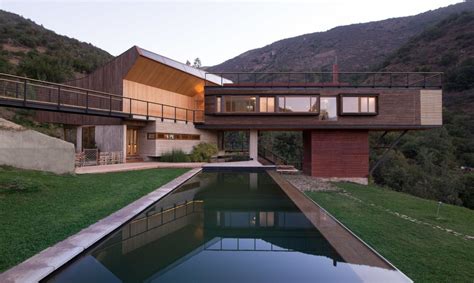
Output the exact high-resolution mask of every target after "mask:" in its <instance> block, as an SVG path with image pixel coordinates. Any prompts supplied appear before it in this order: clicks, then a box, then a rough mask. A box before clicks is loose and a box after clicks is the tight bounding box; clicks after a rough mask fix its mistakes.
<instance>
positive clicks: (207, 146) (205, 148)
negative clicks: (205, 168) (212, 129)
mask: <svg viewBox="0 0 474 283" xmlns="http://www.w3.org/2000/svg"><path fill="white" fill-rule="evenodd" d="M217 152H218V149H217V146H216V145H215V144H212V143H205V142H202V143H200V144H198V145H196V146H194V148H193V151H192V152H191V160H192V161H193V162H209V161H210V159H211V157H212V156H214V155H216V154H217Z"/></svg>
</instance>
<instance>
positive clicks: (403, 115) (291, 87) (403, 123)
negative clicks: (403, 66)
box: [198, 66, 443, 130]
mask: <svg viewBox="0 0 474 283" xmlns="http://www.w3.org/2000/svg"><path fill="white" fill-rule="evenodd" d="M210 76H212V77H213V78H215V77H216V76H218V77H220V78H221V81H220V82H219V83H218V84H206V86H205V113H204V115H205V117H204V123H203V124H200V125H198V127H200V128H207V129H275V130H278V129H279V130H285V129H287V130H288V129H367V130H403V129H426V128H433V127H439V126H441V125H442V76H443V74H442V73H438V72H338V71H337V67H336V66H335V67H334V70H333V72H308V73H294V72H279V73H275V72H274V73H255V72H254V73H242V72H241V73H216V74H212V75H211V74H210ZM206 77H207V74H206Z"/></svg>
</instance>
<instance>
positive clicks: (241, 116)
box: [5, 46, 442, 182]
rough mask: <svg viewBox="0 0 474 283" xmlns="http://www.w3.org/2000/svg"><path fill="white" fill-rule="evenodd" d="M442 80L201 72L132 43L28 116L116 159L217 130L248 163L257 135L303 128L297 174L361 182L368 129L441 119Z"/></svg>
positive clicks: (47, 95)
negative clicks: (245, 153)
mask: <svg viewBox="0 0 474 283" xmlns="http://www.w3.org/2000/svg"><path fill="white" fill-rule="evenodd" d="M441 80H442V74H441V73H341V72H338V70H337V67H335V68H334V69H333V71H332V72H319V73H314V72H313V73H222V74H209V73H206V72H205V71H203V70H200V69H196V68H193V67H190V66H187V65H185V64H182V63H179V62H176V61H174V60H171V59H169V58H166V57H163V56H161V55H158V54H155V53H152V52H150V51H147V50H145V49H142V48H139V47H136V46H134V47H132V48H130V49H129V50H127V51H126V52H124V53H123V54H121V55H119V56H117V57H116V58H115V59H113V60H112V61H111V62H109V63H107V64H106V65H104V66H102V67H101V68H99V69H98V70H96V71H95V72H93V73H91V74H90V75H88V76H86V77H84V78H81V79H78V80H74V81H70V82H68V83H67V86H66V85H57V86H56V85H55V86H50V87H49V91H46V92H45V91H37V93H36V96H35V99H36V100H37V101H43V102H45V103H46V102H47V103H49V104H51V106H41V107H42V108H41V107H39V106H38V107H39V108H36V109H41V110H48V111H38V114H37V116H38V117H37V118H38V119H39V120H40V121H43V122H53V123H62V124H66V125H70V126H71V131H70V132H69V133H68V134H66V137H67V138H68V139H69V140H70V141H72V142H74V143H75V144H76V149H77V150H78V151H81V150H82V149H84V148H88V147H91V146H97V147H98V148H99V149H100V150H101V151H119V152H122V153H123V156H124V161H127V160H128V161H133V160H137V159H153V158H159V157H160V156H161V154H162V153H164V152H167V151H170V150H171V149H175V148H177V149H182V150H184V151H186V152H189V151H191V149H192V147H193V146H194V145H196V144H198V143H200V142H211V143H217V144H219V145H220V144H222V137H223V134H222V133H223V132H225V131H236V130H238V131H246V132H248V133H249V147H248V148H249V155H250V158H252V159H257V158H258V154H259V152H258V132H259V131H288V130H291V131H302V132H303V140H304V160H303V166H302V167H303V171H304V173H306V174H309V175H312V176H317V177H321V178H337V179H351V180H355V181H362V182H364V180H365V181H366V180H367V177H368V175H369V132H370V131H382V132H388V131H401V132H403V133H404V132H405V131H407V130H423V129H431V128H436V127H440V126H441V125H442V89H441ZM19 82H21V80H19ZM27 84H32V85H34V82H26V81H25V86H24V87H23V88H22V86H21V85H20V87H18V86H16V97H17V98H18V100H19V101H18V102H17V103H18V105H19V107H21V105H27V104H28V101H27V96H28V94H27V90H28V86H27ZM37 84H39V83H37ZM10 89H11V93H12V94H14V93H15V90H14V89H13V86H10ZM22 89H23V90H24V91H25V95H24V97H23V98H24V100H25V101H23V102H21V98H22V96H21V92H22ZM5 93H6V91H5ZM19 93H20V94H19ZM111 94H112V95H111ZM12 103H13V102H12ZM20 103H23V104H21V105H20ZM35 105H36V104H35ZM48 107H49V108H48ZM78 108H80V109H79V110H78ZM91 114H95V115H96V116H92V115H91Z"/></svg>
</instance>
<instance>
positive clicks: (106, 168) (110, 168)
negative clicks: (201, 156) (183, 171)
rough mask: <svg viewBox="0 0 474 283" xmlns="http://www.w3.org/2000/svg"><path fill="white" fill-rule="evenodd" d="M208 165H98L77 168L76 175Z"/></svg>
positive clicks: (155, 163)
mask: <svg viewBox="0 0 474 283" xmlns="http://www.w3.org/2000/svg"><path fill="white" fill-rule="evenodd" d="M204 164H206V163H201V162H183V163H171V162H134V163H121V164H112V165H97V166H85V167H78V168H76V170H75V172H76V174H96V173H110V172H123V171H133V170H144V169H155V168H201V167H202V166H203V165H204Z"/></svg>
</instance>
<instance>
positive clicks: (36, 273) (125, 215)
mask: <svg viewBox="0 0 474 283" xmlns="http://www.w3.org/2000/svg"><path fill="white" fill-rule="evenodd" d="M201 170H202V169H201V168H195V169H192V170H190V171H188V172H186V173H184V174H183V175H181V176H179V177H178V178H176V179H174V180H172V181H170V182H169V183H167V184H165V185H163V186H161V187H160V188H158V189H156V190H154V191H153V192H151V193H149V194H148V195H146V196H144V197H142V198H140V199H138V200H136V201H134V202H133V203H131V204H129V205H127V206H126V207H124V208H122V209H120V210H118V211H117V212H115V213H113V214H111V215H109V216H107V217H106V218H104V219H102V220H100V221H98V222H96V223H95V224H92V225H91V226H89V227H87V228H85V229H83V230H81V231H80V232H79V233H77V234H75V235H72V236H70V237H69V238H67V239H65V240H64V241H61V242H59V243H57V244H56V245H54V246H52V247H49V248H47V249H45V250H43V251H42V252H40V253H38V254H36V255H34V256H32V257H30V258H29V259H27V260H25V261H24V262H22V263H20V264H18V265H17V266H14V267H12V268H11V269H9V270H7V271H5V272H4V273H2V274H0V282H2V283H10V282H39V281H40V280H42V279H43V278H45V277H46V276H48V275H49V274H51V273H52V272H53V271H55V270H56V269H58V268H60V267H61V266H63V265H64V264H66V263H67V262H68V261H69V260H71V259H72V258H74V257H75V256H77V255H79V254H80V253H81V252H82V251H84V250H86V249H87V248H89V247H91V246H92V245H93V244H95V243H96V242H98V241H99V240H101V239H102V238H103V237H105V236H107V235H108V234H110V233H111V232H113V231H114V230H116V229H117V228H119V227H120V226H121V225H123V224H124V223H126V222H127V221H129V220H131V219H132V218H133V217H135V216H136V215H137V214H139V213H140V212H142V211H143V210H145V209H146V208H147V207H149V206H150V205H152V204H153V203H155V202H156V201H158V200H160V199H161V198H163V197H165V196H166V195H167V194H168V193H170V192H171V191H173V190H174V189H176V188H177V187H179V186H180V185H181V184H182V183H184V182H185V181H187V180H188V179H190V178H191V177H193V176H194V175H196V174H197V173H199V172H201Z"/></svg>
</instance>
